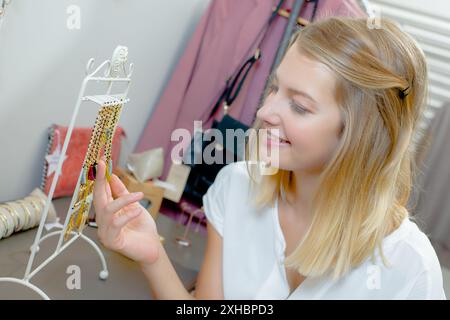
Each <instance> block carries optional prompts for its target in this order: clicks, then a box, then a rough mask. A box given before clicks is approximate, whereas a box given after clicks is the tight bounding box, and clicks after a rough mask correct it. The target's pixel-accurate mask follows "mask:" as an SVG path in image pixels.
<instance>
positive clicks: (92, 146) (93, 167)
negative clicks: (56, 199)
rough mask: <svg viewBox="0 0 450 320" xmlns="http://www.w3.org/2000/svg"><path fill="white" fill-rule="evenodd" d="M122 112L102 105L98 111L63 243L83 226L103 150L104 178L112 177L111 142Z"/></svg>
mask: <svg viewBox="0 0 450 320" xmlns="http://www.w3.org/2000/svg"><path fill="white" fill-rule="evenodd" d="M121 110H122V105H121V104H117V105H111V106H109V105H107V106H102V107H100V109H99V112H98V115H97V119H96V121H95V125H94V128H93V130H92V134H91V139H90V141H89V145H88V149H87V152H86V156H85V160H84V163H83V167H82V172H81V181H80V187H79V189H78V193H77V195H76V199H77V200H76V202H75V205H74V206H73V212H72V215H71V217H70V221H69V224H68V226H67V229H66V232H65V234H64V240H65V241H66V240H67V239H68V238H69V236H70V234H71V232H72V231H74V230H76V231H77V232H78V233H81V232H82V231H83V228H84V227H85V226H86V222H87V220H88V219H87V218H88V216H89V209H90V201H91V198H92V194H93V191H94V184H95V177H96V173H97V163H98V161H99V160H100V157H101V151H102V148H103V149H104V151H103V155H104V157H105V161H106V179H107V180H108V181H109V179H110V177H111V175H112V166H113V163H112V159H111V149H112V140H113V137H114V131H115V129H116V126H117V122H118V120H119V116H120V112H121Z"/></svg>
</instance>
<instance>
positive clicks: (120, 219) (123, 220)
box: [111, 208, 142, 233]
mask: <svg viewBox="0 0 450 320" xmlns="http://www.w3.org/2000/svg"><path fill="white" fill-rule="evenodd" d="M141 212H142V210H141V209H140V208H135V209H134V210H130V211H128V212H126V213H119V212H118V213H116V214H115V215H113V218H112V221H111V225H112V227H113V228H114V229H115V230H114V231H115V233H118V232H120V230H121V229H122V228H123V227H125V226H126V225H127V223H128V222H130V221H131V220H133V219H134V218H136V217H137V216H139V215H140V214H141Z"/></svg>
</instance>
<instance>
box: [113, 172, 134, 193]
mask: <svg viewBox="0 0 450 320" xmlns="http://www.w3.org/2000/svg"><path fill="white" fill-rule="evenodd" d="M109 184H110V186H111V191H112V195H113V196H114V198H118V197H121V196H123V195H126V194H129V193H130V192H129V191H128V189H127V188H126V187H125V185H124V184H123V182H122V181H121V180H120V179H119V177H118V176H116V175H115V174H113V175H111V180H110V181H109Z"/></svg>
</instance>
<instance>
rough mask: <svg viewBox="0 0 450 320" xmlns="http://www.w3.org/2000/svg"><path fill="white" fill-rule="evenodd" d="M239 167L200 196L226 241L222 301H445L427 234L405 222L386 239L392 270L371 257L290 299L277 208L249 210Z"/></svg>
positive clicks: (311, 281)
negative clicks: (335, 278) (340, 274)
mask: <svg viewBox="0 0 450 320" xmlns="http://www.w3.org/2000/svg"><path fill="white" fill-rule="evenodd" d="M249 187H250V177H249V175H248V173H247V169H246V163H245V162H244V161H240V162H235V163H231V164H229V165H227V166H225V167H224V168H222V169H221V170H220V171H219V173H218V175H217V177H216V180H215V181H214V184H213V185H212V186H210V188H209V189H208V192H207V193H206V194H205V195H204V196H203V204H204V209H205V214H206V217H207V219H208V221H209V222H210V223H212V225H213V226H214V228H215V229H216V230H217V232H218V233H219V234H220V235H221V236H222V240H223V256H222V257H223V288H224V298H225V299H446V297H445V293H444V289H443V283H442V271H441V267H440V264H439V261H438V258H437V256H436V253H435V251H434V249H433V247H432V246H431V243H430V241H429V239H428V238H427V236H426V235H425V234H424V233H423V232H422V231H420V230H419V228H418V227H417V225H416V224H415V223H414V222H412V221H411V220H410V219H409V218H407V219H405V220H404V221H403V222H402V224H401V225H400V227H399V228H398V229H397V230H395V231H394V232H392V233H391V234H389V235H388V236H387V237H386V238H385V239H384V240H383V244H382V245H383V250H384V251H383V252H384V255H385V257H386V258H387V260H388V262H389V263H390V264H391V266H390V267H386V266H385V265H384V264H383V262H382V261H381V259H380V258H379V256H378V255H377V257H378V259H377V260H376V263H375V264H373V263H372V261H371V259H370V257H369V258H368V259H367V260H366V261H365V262H364V263H362V264H361V265H360V266H358V267H356V268H354V269H352V270H351V271H349V272H348V273H347V274H346V275H345V276H344V277H342V278H341V279H339V280H337V281H333V280H332V278H331V276H328V275H327V276H321V277H317V278H311V277H307V278H306V279H305V280H304V281H303V282H302V283H301V284H300V285H299V286H298V287H297V288H296V289H295V290H294V291H293V292H292V293H291V294H289V284H288V281H287V278H286V271H285V267H284V265H283V264H282V262H283V260H284V258H285V254H284V251H285V247H286V243H285V239H284V235H283V233H282V230H281V227H280V224H279V220H278V207H277V204H278V202H277V203H276V204H275V205H274V206H273V207H269V206H268V207H266V208H264V209H260V210H257V209H256V208H255V207H253V206H251V204H250V199H251V197H252V195H251V194H249V190H250V189H249Z"/></svg>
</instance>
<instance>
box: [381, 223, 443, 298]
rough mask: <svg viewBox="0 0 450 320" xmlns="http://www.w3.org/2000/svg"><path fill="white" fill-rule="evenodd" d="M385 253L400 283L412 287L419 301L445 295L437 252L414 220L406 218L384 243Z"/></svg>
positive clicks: (391, 269)
mask: <svg viewBox="0 0 450 320" xmlns="http://www.w3.org/2000/svg"><path fill="white" fill-rule="evenodd" d="M383 254H384V255H385V257H386V258H387V262H388V264H391V268H388V269H387V270H390V271H391V273H392V274H395V277H396V279H397V280H400V279H403V280H405V285H408V286H411V290H410V292H411V295H414V294H417V292H419V294H418V296H417V298H419V299H420V298H421V297H422V298H426V297H435V298H436V297H438V296H439V295H441V294H442V295H443V281H442V270H441V266H440V263H439V259H438V257H437V254H436V251H435V250H434V248H433V245H432V244H431V241H430V239H429V238H428V237H427V235H426V234H425V233H424V232H423V231H422V230H420V228H419V226H418V225H417V224H416V223H415V222H414V219H411V218H409V217H407V218H405V219H404V221H403V222H402V224H401V225H400V227H399V228H398V229H397V230H395V231H394V232H393V233H392V234H390V235H389V236H387V237H386V238H385V239H384V241H383Z"/></svg>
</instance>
